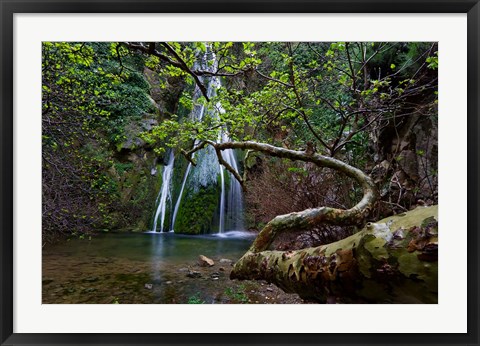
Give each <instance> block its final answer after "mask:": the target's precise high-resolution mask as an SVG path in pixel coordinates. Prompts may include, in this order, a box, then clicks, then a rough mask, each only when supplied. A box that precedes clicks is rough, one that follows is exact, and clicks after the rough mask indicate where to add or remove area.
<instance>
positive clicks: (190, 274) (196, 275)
mask: <svg viewBox="0 0 480 346" xmlns="http://www.w3.org/2000/svg"><path fill="white" fill-rule="evenodd" d="M187 277H189V278H194V279H196V278H201V277H202V274H201V273H200V272H196V271H190V272H188V274H187Z"/></svg>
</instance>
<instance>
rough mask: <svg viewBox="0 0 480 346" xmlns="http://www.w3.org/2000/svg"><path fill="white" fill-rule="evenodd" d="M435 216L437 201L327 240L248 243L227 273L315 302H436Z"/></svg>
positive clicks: (436, 241) (436, 254)
mask: <svg viewBox="0 0 480 346" xmlns="http://www.w3.org/2000/svg"><path fill="white" fill-rule="evenodd" d="M437 220H438V207H437V206H434V207H419V208H417V209H415V210H413V211H410V212H407V213H404V214H400V215H396V216H392V217H389V218H386V219H383V220H381V221H379V222H377V223H369V224H367V225H366V226H365V228H364V229H363V230H362V231H360V232H359V233H356V234H354V235H352V236H350V237H348V238H345V239H343V240H340V241H338V242H335V243H331V244H328V245H322V246H319V247H315V248H306V249H302V250H296V251H262V252H255V251H254V249H250V251H248V252H247V253H246V254H245V255H244V256H243V257H242V258H241V259H240V260H239V261H238V262H237V263H236V264H235V266H234V268H233V271H232V273H231V278H232V279H241V280H267V281H268V282H272V283H274V284H275V285H277V286H279V287H281V288H282V289H283V290H284V291H286V292H296V293H298V294H299V295H300V296H301V297H302V298H304V299H310V300H315V301H318V302H336V301H338V302H343V303H361V302H365V303H437V292H438V280H437V276H438V227H437V226H438V222H437Z"/></svg>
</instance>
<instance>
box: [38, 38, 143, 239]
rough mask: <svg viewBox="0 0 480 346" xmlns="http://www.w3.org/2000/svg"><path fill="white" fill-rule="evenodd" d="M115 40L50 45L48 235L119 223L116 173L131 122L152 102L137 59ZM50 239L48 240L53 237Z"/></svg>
mask: <svg viewBox="0 0 480 346" xmlns="http://www.w3.org/2000/svg"><path fill="white" fill-rule="evenodd" d="M109 46H110V45H109V44H108V43H67V42H44V43H43V44H42V159H43V217H44V223H43V225H44V227H43V230H44V235H45V237H46V238H49V237H53V236H55V234H58V233H63V234H68V233H71V232H79V233H82V232H87V231H88V230H90V229H92V228H105V227H107V228H108V227H110V226H111V225H112V221H113V219H112V217H111V215H110V212H111V208H115V207H116V202H115V200H116V195H117V193H118V188H117V186H116V181H115V179H114V177H112V176H111V175H110V174H109V173H108V169H109V168H110V167H112V165H114V157H113V155H114V153H113V152H112V148H114V145H115V144H116V143H118V142H120V141H122V140H124V138H125V137H124V126H125V124H126V123H127V122H129V121H134V120H135V119H139V118H140V117H141V116H142V115H143V114H144V112H146V111H148V110H149V109H150V107H151V104H150V102H149V101H148V98H147V95H148V94H147V92H148V85H147V84H146V82H145V80H144V79H143V76H142V74H141V70H140V71H139V70H135V69H134V68H133V67H132V65H134V64H133V60H132V61H131V62H130V61H122V62H119V61H118V60H117V57H115V56H112V55H111V54H110V51H109V49H108V48H109ZM46 240H48V239H46Z"/></svg>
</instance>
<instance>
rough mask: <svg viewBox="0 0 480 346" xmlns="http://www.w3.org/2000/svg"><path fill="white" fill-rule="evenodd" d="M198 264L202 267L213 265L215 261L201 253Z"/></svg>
mask: <svg viewBox="0 0 480 346" xmlns="http://www.w3.org/2000/svg"><path fill="white" fill-rule="evenodd" d="M198 264H199V265H200V266H201V267H213V266H214V265H215V262H214V261H213V260H212V259H211V258H208V257H207V256H204V255H200V256H198Z"/></svg>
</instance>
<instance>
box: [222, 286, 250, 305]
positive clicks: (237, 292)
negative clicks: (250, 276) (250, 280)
mask: <svg viewBox="0 0 480 346" xmlns="http://www.w3.org/2000/svg"><path fill="white" fill-rule="evenodd" d="M225 295H226V296H227V297H229V298H230V299H232V300H233V302H238V303H241V304H246V303H248V296H247V295H246V294H245V285H239V286H238V287H227V288H226V289H225Z"/></svg>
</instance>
